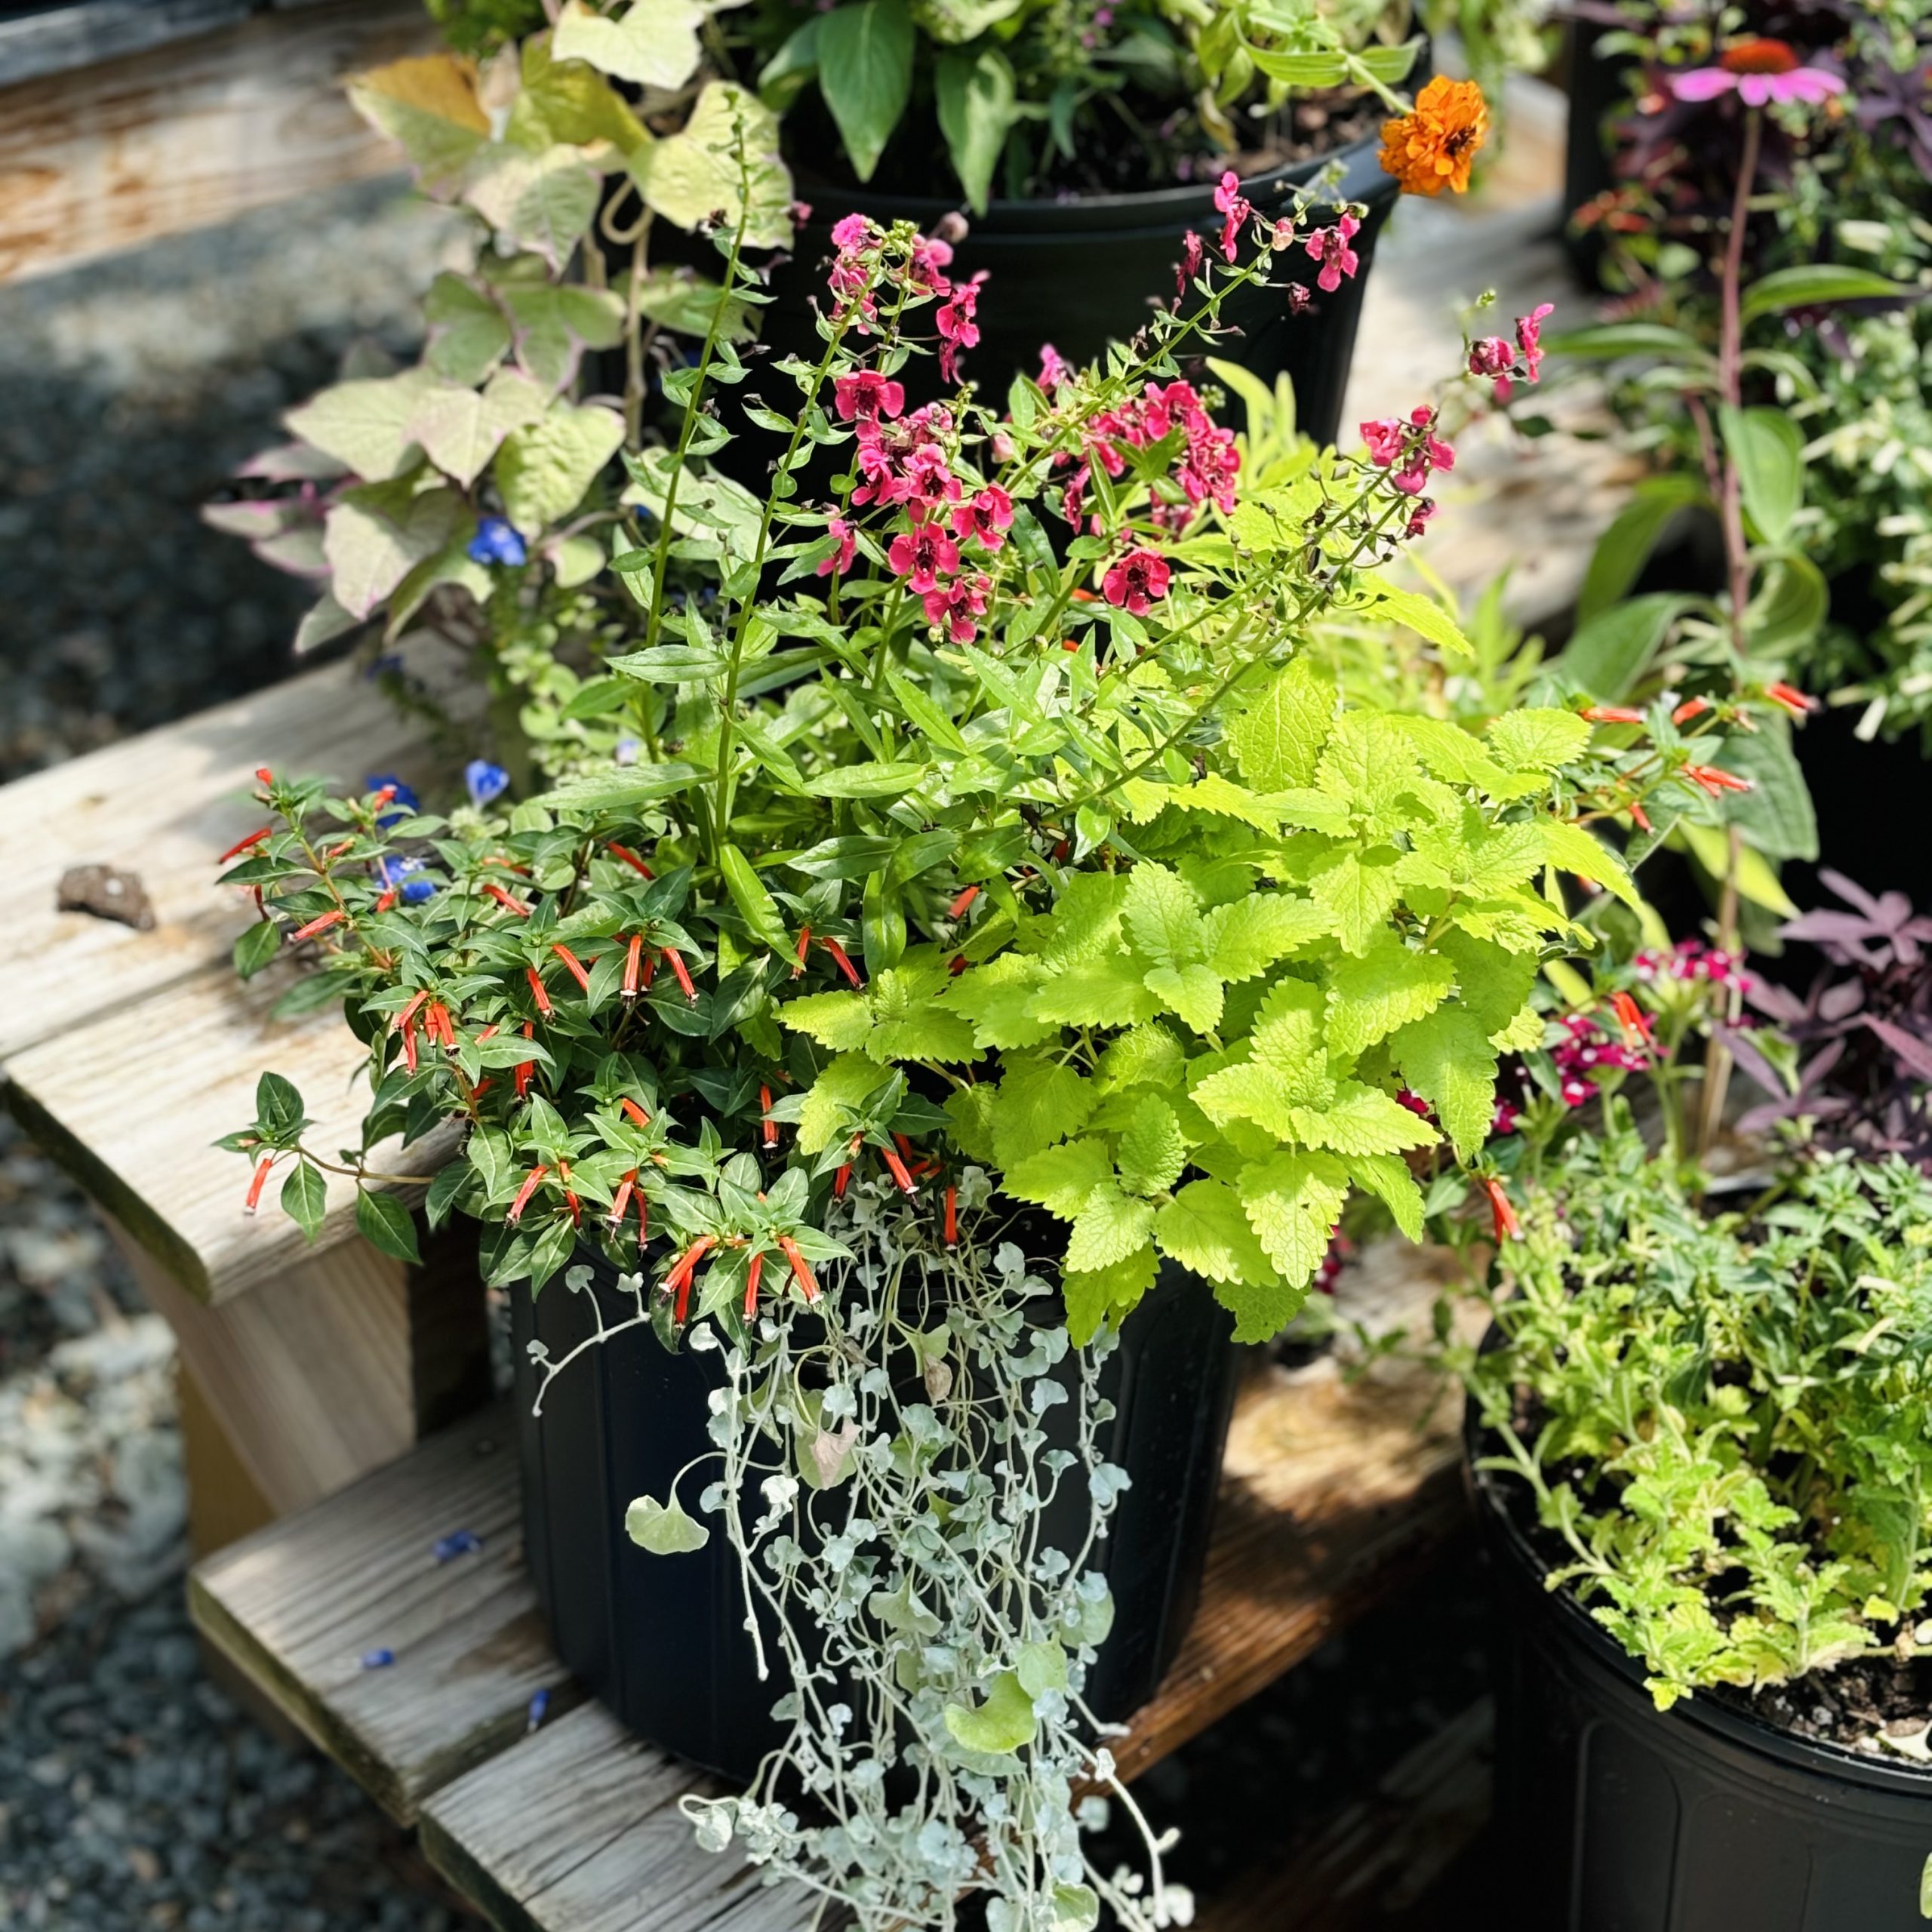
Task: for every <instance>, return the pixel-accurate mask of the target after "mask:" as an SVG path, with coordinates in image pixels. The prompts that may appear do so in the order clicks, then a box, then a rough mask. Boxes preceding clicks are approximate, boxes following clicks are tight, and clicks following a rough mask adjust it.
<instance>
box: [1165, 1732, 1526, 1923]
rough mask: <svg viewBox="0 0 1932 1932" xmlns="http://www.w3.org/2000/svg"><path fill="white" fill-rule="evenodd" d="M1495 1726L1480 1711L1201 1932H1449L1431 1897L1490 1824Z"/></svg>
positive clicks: (1268, 1868)
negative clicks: (1403, 1930)
mask: <svg viewBox="0 0 1932 1932" xmlns="http://www.w3.org/2000/svg"><path fill="white" fill-rule="evenodd" d="M1495 1724H1496V1715H1495V1709H1494V1706H1493V1705H1492V1704H1491V1702H1490V1700H1488V1699H1487V1697H1484V1698H1483V1699H1481V1700H1480V1701H1479V1702H1478V1703H1475V1704H1473V1705H1472V1706H1470V1707H1469V1709H1467V1710H1466V1711H1464V1712H1462V1713H1461V1714H1460V1715H1459V1716H1457V1717H1456V1718H1453V1719H1451V1721H1450V1722H1449V1723H1447V1724H1445V1725H1444V1726H1443V1727H1442V1728H1441V1730H1438V1731H1437V1732H1436V1733H1435V1734H1434V1735H1433V1736H1432V1737H1426V1738H1425V1739H1423V1741H1422V1742H1421V1743H1420V1744H1418V1745H1417V1746H1416V1747H1415V1749H1414V1750H1412V1751H1411V1752H1408V1753H1407V1755H1404V1757H1403V1758H1402V1759H1401V1761H1400V1762H1399V1763H1398V1764H1396V1765H1395V1767H1394V1768H1393V1769H1392V1770H1390V1771H1389V1774H1387V1776H1386V1777H1383V1779H1381V1780H1380V1781H1379V1782H1378V1783H1377V1785H1376V1786H1375V1788H1374V1790H1372V1791H1371V1792H1367V1793H1365V1794H1364V1795H1362V1796H1361V1797H1359V1798H1352V1799H1351V1800H1350V1801H1349V1802H1348V1803H1347V1804H1344V1805H1343V1806H1342V1807H1340V1809H1338V1810H1336V1811H1335V1812H1334V1813H1333V1814H1331V1816H1330V1817H1328V1818H1327V1819H1326V1820H1324V1821H1323V1822H1322V1823H1321V1825H1320V1826H1318V1827H1317V1828H1316V1829H1315V1831H1313V1832H1311V1833H1310V1834H1309V1836H1308V1837H1307V1838H1305V1839H1303V1841H1301V1842H1300V1844H1297V1845H1294V1846H1292V1847H1290V1848H1289V1850H1288V1851H1287V1854H1286V1856H1285V1857H1281V1856H1277V1857H1270V1858H1269V1859H1268V1860H1266V1863H1264V1864H1263V1865H1262V1866H1260V1868H1258V1869H1257V1870H1256V1871H1255V1872H1254V1874H1253V1875H1251V1877H1249V1878H1247V1879H1246V1880H1244V1881H1238V1882H1237V1883H1236V1884H1235V1885H1234V1886H1232V1887H1230V1888H1229V1890H1227V1891H1226V1892H1225V1893H1224V1894H1222V1895H1221V1896H1220V1897H1218V1898H1214V1899H1211V1900H1207V1902H1206V1903H1205V1904H1204V1906H1203V1908H1202V1909H1201V1911H1200V1912H1199V1913H1198V1915H1197V1916H1196V1917H1195V1921H1194V1924H1195V1932H1373V1928H1374V1927H1378V1926H1387V1927H1393V1926H1394V1925H1395V1924H1398V1923H1399V1924H1401V1925H1404V1926H1411V1925H1413V1926H1414V1927H1418V1928H1419V1927H1424V1926H1426V1927H1430V1928H1431V1932H1441V1927H1442V1925H1443V1924H1444V1922H1445V1921H1443V1920H1442V1919H1441V1918H1438V1916H1437V1915H1435V1913H1433V1912H1431V1911H1430V1910H1429V1898H1430V1894H1431V1890H1432V1887H1435V1885H1436V1884H1437V1883H1438V1881H1440V1880H1441V1878H1442V1877H1443V1875H1444V1874H1445V1873H1446V1872H1448V1871H1449V1869H1451V1867H1452V1866H1454V1864H1455V1863H1456V1861H1457V1859H1458V1858H1459V1857H1460V1856H1461V1855H1462V1854H1463V1852H1465V1851H1466V1850H1467V1849H1468V1848H1469V1846H1470V1845H1472V1844H1474V1843H1475V1840H1476V1838H1477V1837H1478V1834H1480V1832H1481V1830H1482V1829H1483V1827H1484V1825H1485V1824H1486V1823H1487V1821H1488V1818H1489V1812H1490V1799H1491V1783H1492V1780H1491V1745H1492V1743H1493V1741H1494V1733H1495ZM1411 1913H1413V1914H1414V1917H1413V1918H1411V1916H1410V1915H1411ZM1457 1922H1459V1923H1460V1921H1457Z"/></svg>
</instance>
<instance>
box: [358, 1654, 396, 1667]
mask: <svg viewBox="0 0 1932 1932" xmlns="http://www.w3.org/2000/svg"><path fill="white" fill-rule="evenodd" d="M392 1663H395V1651H364V1652H363V1653H362V1668H363V1669H365V1670H386V1669H389V1666H390V1665H391V1664H392Z"/></svg>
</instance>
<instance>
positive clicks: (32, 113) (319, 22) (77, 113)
mask: <svg viewBox="0 0 1932 1932" xmlns="http://www.w3.org/2000/svg"><path fill="white" fill-rule="evenodd" d="M437 44H438V35H437V32H436V29H435V24H434V23H433V22H432V20H430V19H429V17H428V15H427V14H426V11H424V9H423V7H422V6H421V5H420V0H322V3H321V4H318V5H303V6H301V7H300V8H296V9H295V10H294V11H286V10H285V9H283V8H277V9H276V10H275V11H272V12H268V13H261V14H255V15H254V16H253V17H250V18H248V19H245V20H238V21H236V22H235V23H233V24H232V25H229V26H217V27H215V28H214V30H213V31H211V32H202V33H198V34H196V35H194V36H193V37H192V38H186V39H178V40H172V41H171V42H168V44H166V45H149V46H147V47H145V48H141V49H140V51H130V52H127V53H125V54H122V56H121V57H119V58H117V59H113V60H106V61H103V62H102V63H100V64H98V65H91V66H77V67H73V68H71V69H69V71H67V72H61V73H54V74H49V73H46V72H41V73H39V74H37V75H32V77H31V78H20V79H19V80H17V81H16V82H14V85H11V86H0V280H7V281H11V280H15V279H19V278H23V277H25V276H27V275H45V274H48V273H50V272H54V271H56V270H59V269H69V268H72V267H74V266H77V265H78V264H79V263H84V262H88V261H92V260H96V259H97V257H100V256H103V255H111V254H118V253H120V252H122V251H125V250H127V249H129V248H138V247H140V246H141V245H143V244H145V243H147V242H154V241H157V240H158V239H160V238H162V237H164V236H166V235H178V234H180V233H183V232H186V230H189V229H196V228H205V227H208V226H211V225H213V224H214V223H217V222H222V221H229V220H233V219H234V218H235V217H236V216H237V215H239V214H245V213H246V212H247V211H248V210H250V209H251V208H266V207H270V206H272V205H275V203H277V202H285V201H287V200H288V199H289V198H291V196H293V195H301V194H306V193H311V192H314V191H315V189H320V188H328V187H334V186H339V185H340V184H341V183H344V182H348V181H355V180H361V179H363V178H365V177H367V176H369V175H372V174H389V173H391V172H392V171H398V169H399V167H400V157H399V155H398V153H397V151H396V149H395V147H394V146H392V144H391V143H389V141H388V140H386V139H385V138H384V137H383V136H382V135H380V134H378V133H377V131H375V130H374V128H371V127H370V126H369V125H368V124H367V123H366V122H365V121H364V120H363V119H362V118H361V115H358V113H357V112H355V109H353V108H352V107H351V106H349V101H348V99H347V97H346V95H345V94H343V85H342V84H343V81H344V80H345V79H346V78H347V77H348V76H349V75H351V74H352V73H355V72H358V70H360V69H363V68H365V67H373V66H379V65H380V64H381V63H383V62H385V61H389V60H400V59H401V58H402V57H404V56H405V55H408V54H424V53H427V52H429V51H430V50H431V49H432V48H434V47H435V45H437ZM4 71H5V70H4V69H0V72H4Z"/></svg>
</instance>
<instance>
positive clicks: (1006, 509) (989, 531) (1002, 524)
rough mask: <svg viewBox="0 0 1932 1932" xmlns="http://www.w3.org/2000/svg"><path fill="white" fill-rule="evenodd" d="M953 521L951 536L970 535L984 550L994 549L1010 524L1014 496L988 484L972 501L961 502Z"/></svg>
mask: <svg viewBox="0 0 1932 1932" xmlns="http://www.w3.org/2000/svg"><path fill="white" fill-rule="evenodd" d="M1012 527H1013V499H1012V498H1011V497H1009V496H1008V494H1006V492H1005V491H1004V490H1002V489H1001V488H1000V487H999V485H998V484H997V483H989V484H988V485H986V488H984V489H983V490H982V491H980V492H979V494H977V496H975V497H974V499H973V500H972V501H971V503H961V504H960V505H959V506H958V507H957V508H956V509H955V510H954V511H953V512H952V534H953V535H954V536H955V537H958V538H960V539H961V540H962V541H964V539H966V538H967V537H971V538H972V539H973V540H974V541H975V542H976V543H978V545H979V546H980V549H983V550H997V549H998V548H999V547H1000V546H1001V544H1002V543H1004V542H1005V541H1006V538H1005V536H1004V534H1003V533H1004V532H1005V531H1008V530H1010V529H1011V528H1012Z"/></svg>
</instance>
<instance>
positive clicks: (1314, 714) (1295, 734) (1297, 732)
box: [1228, 657, 1338, 792]
mask: <svg viewBox="0 0 1932 1932" xmlns="http://www.w3.org/2000/svg"><path fill="white" fill-rule="evenodd" d="M1337 701H1338V700H1337V693H1336V689H1335V686H1334V683H1333V681H1331V679H1330V678H1328V677H1327V675H1324V673H1323V672H1321V670H1320V669H1318V668H1317V666H1315V663H1313V661H1312V660H1310V659H1309V658H1306V657H1297V658H1296V659H1295V660H1294V662H1293V663H1290V664H1287V665H1286V666H1284V667H1283V668H1282V669H1281V670H1279V671H1278V672H1275V674H1274V675H1273V676H1272V678H1269V681H1267V683H1266V685H1262V686H1260V688H1259V690H1258V691H1257V694H1256V695H1255V696H1254V697H1252V698H1251V699H1250V700H1248V702H1247V703H1246V704H1245V705H1244V706H1243V707H1242V709H1241V712H1240V715H1238V717H1237V718H1235V721H1234V723H1233V724H1232V726H1231V727H1230V728H1229V732H1228V740H1229V743H1230V744H1231V745H1232V746H1233V748H1234V754H1235V763H1236V764H1237V765H1238V766H1239V768H1240V770H1241V776H1242V777H1244V779H1246V780H1247V782H1248V783H1249V784H1251V786H1254V789H1256V790H1257V792H1281V791H1285V790H1287V789H1289V788H1291V787H1292V786H1303V785H1311V784H1312V783H1314V782H1315V764H1316V761H1318V759H1319V758H1320V757H1321V748H1322V746H1324V745H1325V744H1326V743H1327V741H1328V734H1329V732H1330V731H1331V730H1332V729H1333V728H1334V721H1335V710H1336V706H1337Z"/></svg>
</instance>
